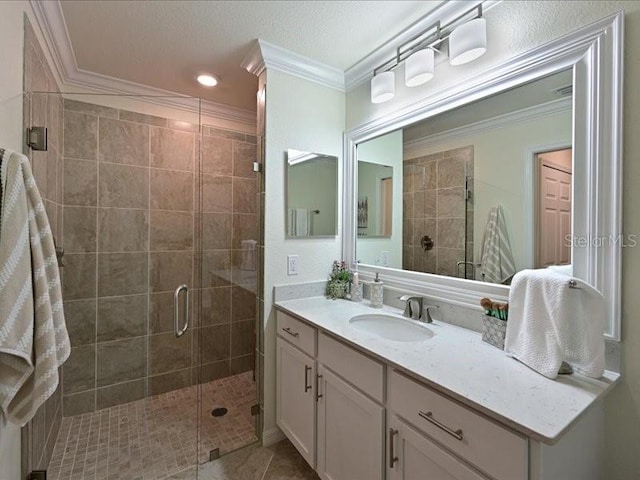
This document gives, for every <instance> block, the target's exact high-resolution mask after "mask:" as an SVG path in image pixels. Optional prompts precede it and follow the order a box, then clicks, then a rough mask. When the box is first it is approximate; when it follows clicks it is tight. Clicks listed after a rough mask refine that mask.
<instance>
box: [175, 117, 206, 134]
mask: <svg viewBox="0 0 640 480" xmlns="http://www.w3.org/2000/svg"><path fill="white" fill-rule="evenodd" d="M168 127H169V128H171V129H173V130H181V131H183V132H191V133H200V125H198V124H197V123H189V122H183V121H181V120H172V119H169V123H168Z"/></svg>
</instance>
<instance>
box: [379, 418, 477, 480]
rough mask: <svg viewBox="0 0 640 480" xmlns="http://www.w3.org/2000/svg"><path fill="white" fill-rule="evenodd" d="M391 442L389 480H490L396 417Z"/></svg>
mask: <svg viewBox="0 0 640 480" xmlns="http://www.w3.org/2000/svg"><path fill="white" fill-rule="evenodd" d="M387 439H388V440H387V441H388V446H387V448H388V450H387V451H388V452H389V458H388V459H387V480H424V479H430V480H487V477H484V476H482V475H480V474H479V473H477V472H476V471H475V470H473V469H472V468H471V467H469V466H467V465H466V464H464V463H463V462H462V461H460V460H459V459H457V458H456V457H454V456H453V455H451V454H450V453H448V452H446V451H445V450H443V449H442V448H440V447H439V446H437V445H436V444H435V443H433V441H432V440H430V439H429V438H428V437H425V436H424V435H422V434H420V433H418V432H417V431H416V430H414V429H413V428H411V427H410V426H409V425H407V424H406V423H404V422H403V421H402V420H400V419H399V418H398V417H396V416H395V415H389V428H388V430H387Z"/></svg>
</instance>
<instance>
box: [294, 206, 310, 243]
mask: <svg viewBox="0 0 640 480" xmlns="http://www.w3.org/2000/svg"><path fill="white" fill-rule="evenodd" d="M295 221H296V226H295V232H296V233H295V236H296V237H308V236H309V210H307V209H306V208H296V209H295Z"/></svg>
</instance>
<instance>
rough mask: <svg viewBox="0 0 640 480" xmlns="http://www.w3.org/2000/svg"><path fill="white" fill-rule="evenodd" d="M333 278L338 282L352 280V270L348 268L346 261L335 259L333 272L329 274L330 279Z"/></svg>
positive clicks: (332, 267)
mask: <svg viewBox="0 0 640 480" xmlns="http://www.w3.org/2000/svg"><path fill="white" fill-rule="evenodd" d="M332 280H333V281H337V282H350V281H351V272H350V271H349V269H348V268H347V264H346V263H345V262H338V261H337V260H334V261H333V265H332V266H331V273H330V274H329V281H332Z"/></svg>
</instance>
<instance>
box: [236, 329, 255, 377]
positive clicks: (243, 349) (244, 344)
mask: <svg viewBox="0 0 640 480" xmlns="http://www.w3.org/2000/svg"><path fill="white" fill-rule="evenodd" d="M254 327H255V321H253V320H248V321H242V322H234V323H233V324H232V325H231V357H239V356H242V355H249V354H251V353H252V352H253V351H254V350H255V343H256V337H255V330H254ZM231 368H232V370H233V364H232V366H231ZM237 373H240V372H237Z"/></svg>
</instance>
